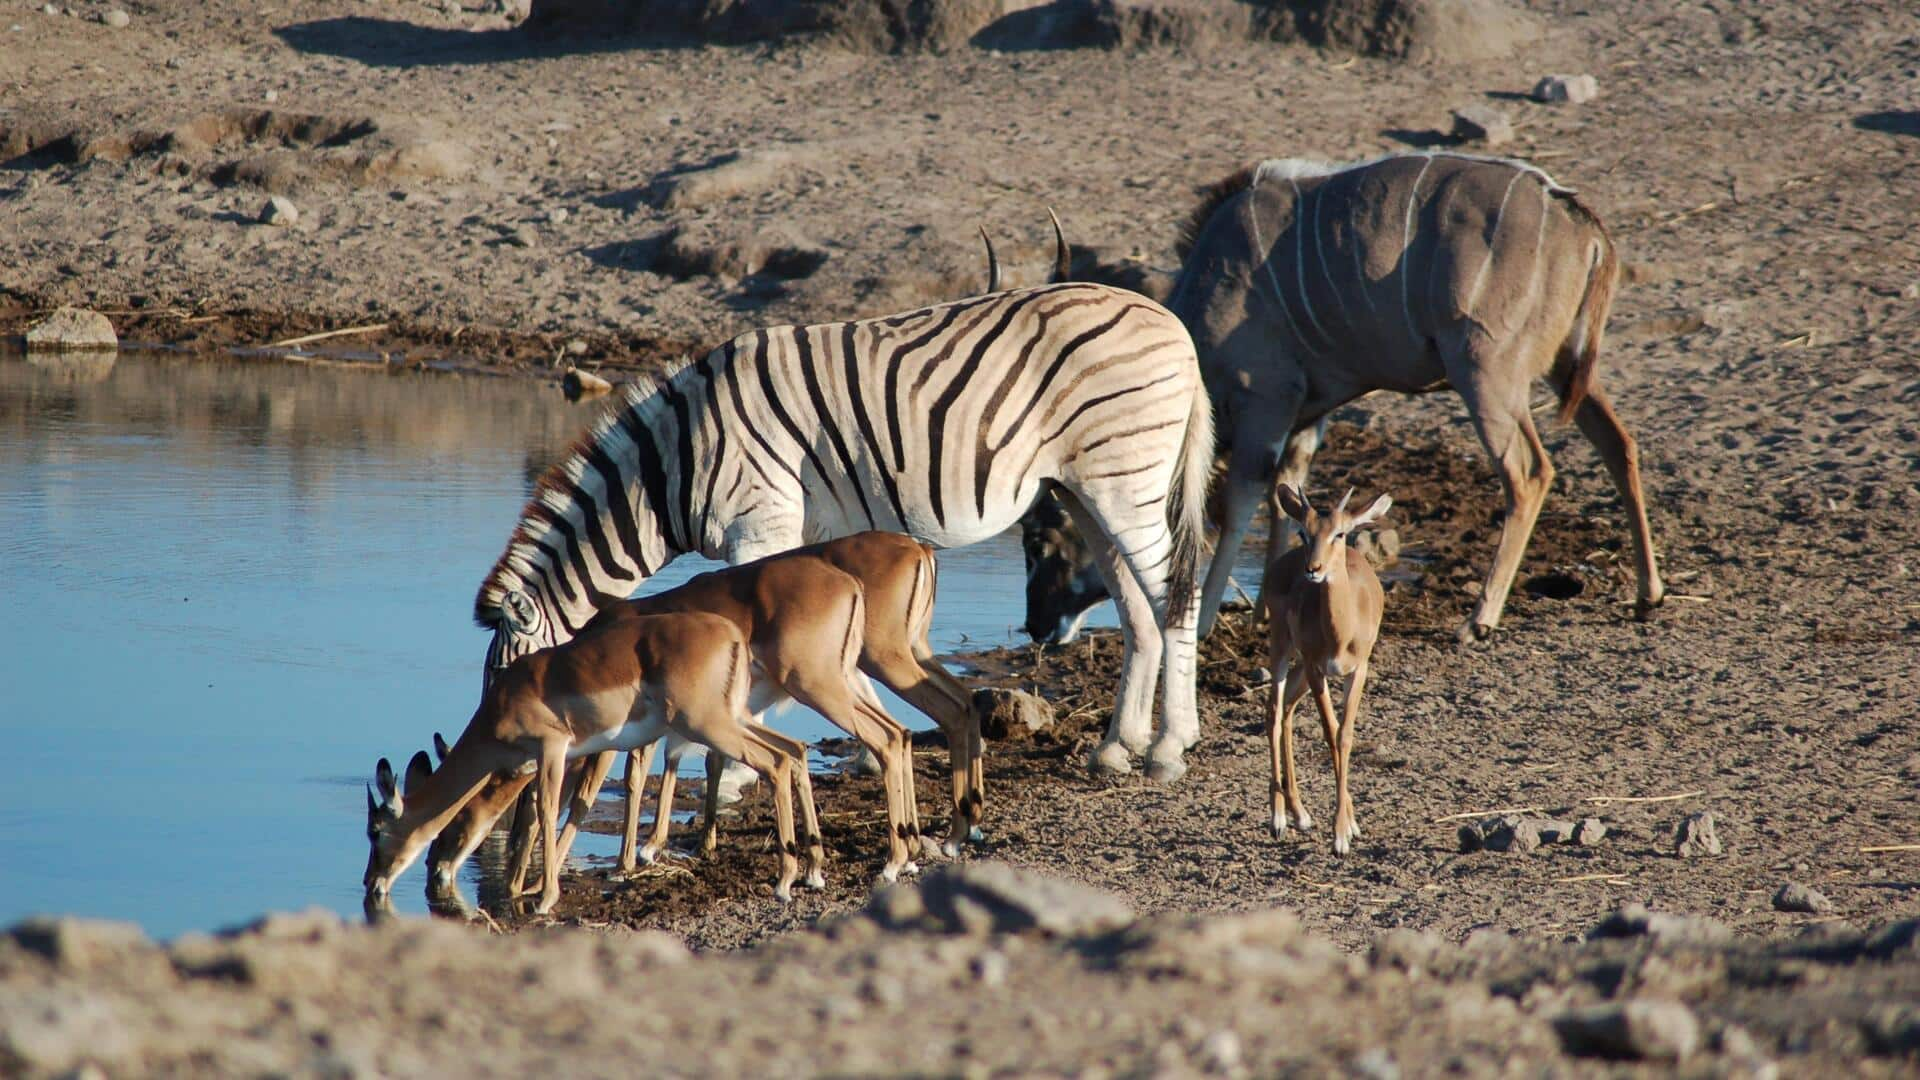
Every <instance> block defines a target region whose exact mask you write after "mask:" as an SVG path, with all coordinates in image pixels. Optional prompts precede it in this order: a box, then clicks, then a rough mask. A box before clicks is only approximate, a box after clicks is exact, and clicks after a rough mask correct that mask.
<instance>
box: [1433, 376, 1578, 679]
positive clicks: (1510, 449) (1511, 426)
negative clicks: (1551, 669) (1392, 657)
mask: <svg viewBox="0 0 1920 1080" xmlns="http://www.w3.org/2000/svg"><path fill="white" fill-rule="evenodd" d="M1490 349H1491V347H1490V346H1487V347H1484V349H1483V350H1482V353H1481V355H1480V358H1479V359H1477V360H1475V361H1472V363H1471V366H1469V367H1467V369H1466V370H1460V366H1461V365H1459V364H1450V365H1449V366H1448V371H1447V376H1448V381H1449V382H1451V383H1452V384H1453V386H1454V389H1455V390H1457V391H1458V392H1459V394H1460V397H1461V399H1462V400H1464V401H1465V402H1466V406H1467V414H1468V415H1469V416H1471V417H1472V418H1473V426H1474V429H1475V430H1476V431H1478V432H1479V433H1480V441H1481V443H1482V444H1483V445H1485V446H1486V448H1487V455H1488V456H1489V457H1491V458H1492V459H1493V463H1494V467H1495V468H1496V469H1498V470H1499V471H1500V480H1501V483H1502V484H1504V485H1505V487H1506V493H1507V516H1506V520H1505V521H1504V522H1502V523H1501V526H1500V543H1499V546H1498V547H1496V548H1495V549H1494V553H1493V566H1492V567H1491V568H1489V569H1488V571H1487V579H1486V585H1485V587H1484V588H1483V589H1482V591H1481V594H1480V602H1479V604H1477V605H1476V606H1475V607H1474V610H1473V614H1472V616H1470V617H1469V618H1468V620H1467V622H1466V625H1464V626H1462V627H1461V628H1460V632H1459V634H1458V635H1457V636H1458V638H1459V640H1460V642H1461V643H1462V644H1466V643H1468V642H1471V641H1473V640H1475V639H1484V638H1486V637H1487V636H1488V635H1489V634H1491V633H1493V631H1494V628H1495V627H1497V626H1499V625H1500V612H1501V610H1502V609H1503V608H1505V607H1506V603H1507V593H1508V592H1510V591H1511V590H1512V588H1513V578H1514V575H1515V574H1517V573H1518V572H1519V570H1520V557H1521V556H1522V555H1524V554H1526V550H1527V541H1528V539H1529V538H1531V537H1532V536H1533V525H1534V522H1535V521H1537V520H1538V519H1539V517H1540V507H1541V506H1542V505H1543V504H1544V503H1545V502H1546V500H1547V491H1548V489H1549V488H1551V487H1552V486H1553V463H1552V462H1551V461H1548V460H1547V448H1546V447H1545V446H1543V445H1542V444H1541V442H1540V433H1539V431H1537V430H1536V429H1535V428H1534V426H1533V415H1532V413H1531V412H1530V411H1529V409H1528V404H1527V383H1526V382H1525V381H1519V382H1513V381H1512V380H1511V379H1508V378H1506V376H1507V375H1509V374H1510V372H1511V371H1512V370H1514V369H1517V368H1518V365H1511V364H1503V363H1502V362H1501V361H1500V360H1499V358H1498V357H1487V356H1485V355H1484V351H1485V350H1490Z"/></svg>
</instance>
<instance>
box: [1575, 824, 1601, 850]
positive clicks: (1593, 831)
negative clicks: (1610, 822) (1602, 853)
mask: <svg viewBox="0 0 1920 1080" xmlns="http://www.w3.org/2000/svg"><path fill="white" fill-rule="evenodd" d="M1606 838H1607V823H1606V822H1604V821H1601V820H1600V819H1599V818H1597V817H1590V818H1582V819H1580V824H1578V825H1576V826H1574V828H1573V842H1574V843H1576V844H1579V845H1581V846H1582V847H1590V846H1592V845H1594V844H1597V843H1599V842H1600V841H1602V840H1605V839H1606Z"/></svg>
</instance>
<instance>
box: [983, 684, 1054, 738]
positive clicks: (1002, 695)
mask: <svg viewBox="0 0 1920 1080" xmlns="http://www.w3.org/2000/svg"><path fill="white" fill-rule="evenodd" d="M973 714H974V715H975V716H976V717H979V719H980V734H982V735H983V736H985V737H987V738H989V739H1005V738H1009V737H1030V736H1032V735H1034V734H1037V733H1038V732H1042V731H1045V730H1046V729H1048V728H1050V727H1052V726H1053V703H1052V702H1050V701H1048V700H1047V699H1046V698H1043V697H1041V696H1039V695H1038V694H1029V693H1027V692H1026V691H1025V690H1007V689H1003V688H1000V687H983V688H981V689H979V690H975V691H974V692H973Z"/></svg>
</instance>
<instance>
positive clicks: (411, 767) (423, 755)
mask: <svg viewBox="0 0 1920 1080" xmlns="http://www.w3.org/2000/svg"><path fill="white" fill-rule="evenodd" d="M432 775H433V759H432V758H430V757H428V756H427V752H426V751H425V750H415V751H414V752H413V759H412V760H411V761H408V762H407V786H406V792H407V794H409V795H417V794H419V793H420V785H421V784H424V783H426V782H427V777H429V776H432Z"/></svg>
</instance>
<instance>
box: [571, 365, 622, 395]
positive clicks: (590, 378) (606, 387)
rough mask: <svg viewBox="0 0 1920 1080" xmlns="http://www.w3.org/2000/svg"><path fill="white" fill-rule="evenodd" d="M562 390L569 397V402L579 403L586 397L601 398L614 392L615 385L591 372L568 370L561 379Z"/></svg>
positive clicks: (577, 369)
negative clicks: (602, 395)
mask: <svg viewBox="0 0 1920 1080" xmlns="http://www.w3.org/2000/svg"><path fill="white" fill-rule="evenodd" d="M560 390H561V392H562V393H564V394H566V395H567V400H568V401H579V400H580V399H581V398H584V397H599V396H600V395H601V394H610V393H612V392H613V384H612V383H610V382H608V381H607V380H605V379H603V378H601V377H600V376H598V375H595V374H594V373H593V372H591V371H582V370H580V369H579V368H568V369H567V373H566V374H565V375H563V376H561V378H560Z"/></svg>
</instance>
